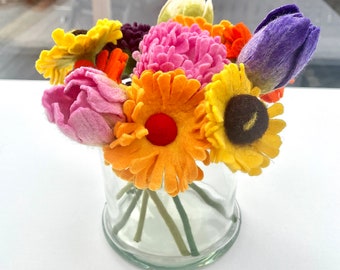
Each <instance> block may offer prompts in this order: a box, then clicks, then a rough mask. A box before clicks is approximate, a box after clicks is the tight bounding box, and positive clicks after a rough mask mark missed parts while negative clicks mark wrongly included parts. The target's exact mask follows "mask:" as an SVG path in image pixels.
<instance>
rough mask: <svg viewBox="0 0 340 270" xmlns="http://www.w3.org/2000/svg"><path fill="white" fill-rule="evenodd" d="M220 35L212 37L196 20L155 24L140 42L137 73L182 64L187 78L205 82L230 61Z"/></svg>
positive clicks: (136, 55) (162, 69) (172, 68)
mask: <svg viewBox="0 0 340 270" xmlns="http://www.w3.org/2000/svg"><path fill="white" fill-rule="evenodd" d="M226 55H227V52H226V48H225V46H224V45H223V44H221V41H220V37H211V36H210V35H209V33H208V32H207V31H202V30H201V29H200V28H199V26H198V25H197V24H194V25H192V26H191V27H187V26H182V25H181V24H179V23H177V22H164V23H160V24H158V25H156V26H153V27H152V28H151V29H150V31H149V33H148V34H147V35H145V36H144V39H143V40H142V42H141V43H140V51H136V52H134V54H133V57H134V58H135V59H136V61H137V65H136V68H135V69H134V73H135V74H137V75H138V76H139V75H140V74H141V73H142V72H143V71H144V70H152V71H155V72H156V71H163V72H166V71H170V70H175V69H176V68H182V69H183V70H184V72H185V75H186V76H187V77H188V78H193V79H197V80H198V81H200V83H201V84H202V85H203V86H204V85H205V84H207V83H209V82H210V80H211V78H212V76H213V74H215V73H219V72H220V71H221V70H222V69H223V66H224V65H225V64H227V63H229V61H228V60H227V59H226Z"/></svg>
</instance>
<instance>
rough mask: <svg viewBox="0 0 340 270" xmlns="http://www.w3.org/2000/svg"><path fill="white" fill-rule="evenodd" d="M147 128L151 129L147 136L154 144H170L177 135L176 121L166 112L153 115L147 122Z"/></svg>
mask: <svg viewBox="0 0 340 270" xmlns="http://www.w3.org/2000/svg"><path fill="white" fill-rule="evenodd" d="M145 128H146V129H147V130H148V131H149V134H148V135H147V136H146V138H147V139H148V140H149V141H150V142H151V143H152V144H154V145H158V146H165V145H168V144H170V143H172V142H173V141H174V140H175V139H176V137H177V125H176V122H175V121H174V119H172V118H171V117H170V116H169V115H166V114H164V113H156V114H153V115H151V116H150V117H149V119H148V120H147V121H146V123H145Z"/></svg>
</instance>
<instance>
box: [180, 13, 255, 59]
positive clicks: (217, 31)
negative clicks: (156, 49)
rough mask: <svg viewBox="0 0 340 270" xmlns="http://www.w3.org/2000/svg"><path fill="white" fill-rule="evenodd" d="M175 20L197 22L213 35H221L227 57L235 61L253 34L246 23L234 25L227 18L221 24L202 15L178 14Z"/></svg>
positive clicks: (183, 22)
mask: <svg viewBox="0 0 340 270" xmlns="http://www.w3.org/2000/svg"><path fill="white" fill-rule="evenodd" d="M173 21H175V22H178V23H180V24H182V25H185V26H192V25H193V24H197V25H198V26H199V27H200V29H202V30H206V31H208V32H209V33H210V35H211V36H212V37H216V36H219V37H220V38H221V42H222V43H223V44H224V45H225V46H226V48H227V58H228V59H230V60H232V61H235V60H236V58H237V57H238V55H239V54H240V52H241V50H242V48H243V47H244V45H245V44H246V43H247V42H248V41H249V40H250V38H251V36H252V34H251V32H250V30H249V29H248V27H247V26H246V25H245V24H244V23H242V22H241V23H238V24H236V25H233V24H232V23H231V22H229V21H227V20H222V21H221V22H220V23H219V24H210V23H208V22H207V21H206V20H205V19H204V18H202V17H188V16H183V15H177V16H176V17H175V18H173Z"/></svg>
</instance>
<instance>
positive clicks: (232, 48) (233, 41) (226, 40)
mask: <svg viewBox="0 0 340 270" xmlns="http://www.w3.org/2000/svg"><path fill="white" fill-rule="evenodd" d="M220 25H223V28H224V29H223V33H222V38H221V40H222V43H223V44H224V45H225V46H226V47H227V58H228V59H231V60H233V61H235V60H236V58H237V57H238V56H239V54H240V52H241V50H242V49H243V47H244V46H245V45H246V44H247V42H248V41H249V40H250V38H251V36H252V34H251V32H250V30H249V29H248V27H247V26H246V25H245V24H244V23H242V22H240V23H237V24H236V25H233V24H232V23H231V22H229V21H227V20H223V21H221V22H220Z"/></svg>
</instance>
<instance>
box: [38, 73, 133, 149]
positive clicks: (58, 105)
mask: <svg viewBox="0 0 340 270" xmlns="http://www.w3.org/2000/svg"><path fill="white" fill-rule="evenodd" d="M125 100H126V95H125V92H124V90H123V89H122V88H120V87H119V86H118V84H117V83H115V82H114V81H112V80H111V79H110V78H108V77H107V76H106V74H105V73H103V72H102V71H100V70H97V69H94V68H90V67H80V68H77V69H75V70H74V71H72V72H71V73H70V74H69V75H68V76H67V77H66V78H65V85H57V86H53V87H52V88H50V89H48V90H46V91H45V92H44V95H43V98H42V104H43V106H44V107H45V109H46V114H47V117H48V119H49V121H51V122H53V123H55V124H56V125H57V126H58V127H59V129H60V130H61V131H62V132H63V133H64V134H65V135H67V136H68V137H70V138H71V139H73V140H76V141H77V142H80V143H83V144H87V145H103V144H107V143H110V142H111V141H112V140H113V133H112V128H113V127H114V125H115V123H116V122H117V121H124V120H125V116H124V114H123V108H122V107H123V102H124V101H125Z"/></svg>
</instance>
